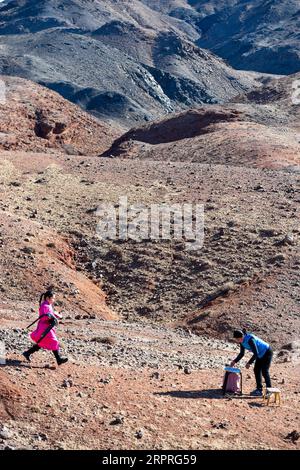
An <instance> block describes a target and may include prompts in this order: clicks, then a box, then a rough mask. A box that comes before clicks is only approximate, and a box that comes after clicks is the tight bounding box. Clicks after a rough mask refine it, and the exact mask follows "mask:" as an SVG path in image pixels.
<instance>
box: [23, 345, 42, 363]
mask: <svg viewBox="0 0 300 470" xmlns="http://www.w3.org/2000/svg"><path fill="white" fill-rule="evenodd" d="M40 349H41V348H40V347H39V346H38V345H37V344H35V345H34V346H32V348H30V349H28V351H25V352H23V356H24V357H25V359H26V361H28V362H31V359H30V356H31V354H33V353H35V352H37V351H39V350H40Z"/></svg>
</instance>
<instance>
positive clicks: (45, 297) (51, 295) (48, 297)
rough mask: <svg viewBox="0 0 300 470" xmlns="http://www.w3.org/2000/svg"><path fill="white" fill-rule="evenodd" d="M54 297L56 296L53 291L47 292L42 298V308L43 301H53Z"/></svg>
mask: <svg viewBox="0 0 300 470" xmlns="http://www.w3.org/2000/svg"><path fill="white" fill-rule="evenodd" d="M53 296H54V292H53V290H47V291H46V292H44V293H43V294H42V295H41V297H40V306H41V305H42V302H43V300H45V299H51V298H52V297H53Z"/></svg>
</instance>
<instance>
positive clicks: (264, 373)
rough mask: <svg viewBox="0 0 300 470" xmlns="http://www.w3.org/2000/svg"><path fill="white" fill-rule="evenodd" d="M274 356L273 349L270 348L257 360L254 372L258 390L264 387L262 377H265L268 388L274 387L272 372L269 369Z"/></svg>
mask: <svg viewBox="0 0 300 470" xmlns="http://www.w3.org/2000/svg"><path fill="white" fill-rule="evenodd" d="M272 357H273V351H272V349H271V348H270V349H268V351H267V352H266V353H265V354H264V356H263V357H262V358H260V359H256V361H255V365H254V374H255V379H256V387H257V389H258V390H262V389H263V385H262V377H263V378H264V379H265V382H266V387H267V388H271V387H272V384H271V378H270V373H269V369H270V366H271V362H272Z"/></svg>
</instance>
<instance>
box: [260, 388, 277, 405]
mask: <svg viewBox="0 0 300 470" xmlns="http://www.w3.org/2000/svg"><path fill="white" fill-rule="evenodd" d="M272 397H274V404H275V405H278V406H280V405H281V391H280V390H279V388H266V389H264V392H263V400H264V403H266V402H267V406H269V404H270V400H271V398H272Z"/></svg>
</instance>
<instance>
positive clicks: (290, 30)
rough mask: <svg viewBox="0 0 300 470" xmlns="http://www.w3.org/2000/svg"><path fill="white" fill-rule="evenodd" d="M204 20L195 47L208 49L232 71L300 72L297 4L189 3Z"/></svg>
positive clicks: (256, 0) (276, 0)
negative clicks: (224, 61) (233, 68)
mask: <svg viewBox="0 0 300 470" xmlns="http://www.w3.org/2000/svg"><path fill="white" fill-rule="evenodd" d="M189 3H191V4H195V7H196V9H197V10H198V11H199V12H201V11H202V8H203V6H209V8H210V11H209V12H208V13H207V16H205V18H204V19H203V20H201V21H200V22H199V23H198V25H197V26H198V29H199V31H200V32H201V37H200V39H199V40H198V41H197V44H198V45H199V46H201V47H205V48H208V49H211V50H212V51H214V52H215V53H216V54H218V55H219V56H221V57H223V58H224V59H226V60H227V61H228V62H229V63H230V64H231V65H232V66H233V67H235V68H238V69H243V70H256V71H258V72H265V73H275V74H286V75H288V74H291V73H295V72H298V71H299V69H300V54H299V50H300V43H299V41H300V40H299V30H300V5H299V1H298V0H289V1H286V0H269V1H261V0H253V1H251V2H247V1H244V0H233V1H232V0H226V1H222V2H220V1H212V2H207V1H206V0H203V1H196V2H194V1H193V2H192V1H191V2H189Z"/></svg>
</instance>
